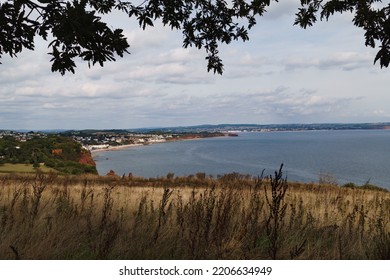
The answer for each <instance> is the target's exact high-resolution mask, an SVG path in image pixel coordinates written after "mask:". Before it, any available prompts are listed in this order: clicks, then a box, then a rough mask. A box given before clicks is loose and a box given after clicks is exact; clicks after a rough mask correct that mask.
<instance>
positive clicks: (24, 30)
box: [0, 0, 390, 75]
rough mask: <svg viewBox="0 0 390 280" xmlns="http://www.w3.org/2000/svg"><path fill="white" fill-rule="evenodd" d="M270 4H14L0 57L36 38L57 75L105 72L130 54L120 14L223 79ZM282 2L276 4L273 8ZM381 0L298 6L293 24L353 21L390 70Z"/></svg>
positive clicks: (3, 14) (42, 0)
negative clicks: (231, 50) (155, 30)
mask: <svg viewBox="0 0 390 280" xmlns="http://www.w3.org/2000/svg"><path fill="white" fill-rule="evenodd" d="M271 2H272V1H271V0H232V1H225V0H145V1H143V2H142V3H141V1H138V3H137V4H135V3H131V2H128V1H121V0H73V1H56V0H37V1H29V0H18V1H17V0H15V1H5V2H4V3H2V4H1V5H0V58H1V56H2V55H3V54H8V55H10V56H11V57H14V56H16V55H17V54H18V53H20V52H21V51H22V50H23V49H25V48H27V49H31V50H33V49H34V47H35V45H34V40H35V37H36V36H39V37H42V38H43V39H44V40H49V41H50V43H49V44H48V46H49V48H50V49H51V51H50V53H49V54H50V55H51V62H52V68H51V69H52V71H58V72H60V73H61V74H62V75H64V74H65V73H66V72H68V71H70V72H73V73H74V72H75V68H76V63H75V59H76V58H81V59H83V60H85V61H86V62H87V63H88V65H89V66H90V65H91V64H92V65H94V64H96V63H98V64H100V65H101V66H103V65H104V63H105V62H106V61H114V60H115V57H116V56H120V57H122V56H123V55H125V54H126V53H128V52H129V50H128V49H129V43H128V42H127V39H126V38H125V36H124V34H123V30H122V29H112V28H110V27H109V26H108V24H107V23H106V22H104V21H103V19H102V15H104V14H109V13H111V12H113V11H115V10H116V11H120V12H123V13H125V14H127V15H128V16H129V17H130V18H133V19H135V20H137V22H138V23H139V25H140V27H141V28H143V29H145V28H146V27H147V26H153V25H154V22H155V21H157V20H160V21H161V22H162V23H163V24H164V25H167V26H169V27H171V28H172V29H179V30H181V31H182V33H183V47H185V48H187V47H196V48H198V49H204V50H205V51H206V53H207V56H206V60H207V70H208V71H210V70H212V71H214V73H219V74H222V72H223V64H222V60H221V59H220V58H219V56H218V48H219V45H220V44H221V43H225V44H229V43H230V42H232V41H233V40H242V41H246V40H248V39H249V37H248V30H249V29H251V27H253V26H254V25H255V24H256V17H257V16H261V15H263V14H264V13H265V12H266V8H267V7H268V6H269V5H270V3H271ZM275 2H277V1H275ZM377 2H379V0H370V1H362V0H345V1H341V0H330V1H324V0H301V3H302V6H303V7H302V8H300V9H299V11H298V13H297V19H296V22H295V24H299V25H300V26H302V27H304V28H306V27H307V26H310V25H312V24H313V23H314V22H316V20H317V14H318V13H320V18H321V19H324V18H325V19H328V18H329V17H330V16H331V15H333V14H334V13H336V12H339V13H342V12H346V11H349V12H352V13H354V14H355V17H354V24H355V25H356V26H358V27H360V28H363V29H364V30H365V31H366V34H365V37H366V45H368V46H371V47H375V46H376V43H375V42H376V41H379V43H380V44H381V46H380V49H379V51H378V54H377V56H376V57H375V62H376V61H378V60H379V62H380V65H381V67H383V66H385V67H387V66H388V65H389V61H390V54H389V44H390V39H389V33H390V31H389V29H390V27H389V26H390V24H389V21H390V20H389V14H390V12H389V9H390V5H389V6H387V7H383V8H375V4H376V3H377Z"/></svg>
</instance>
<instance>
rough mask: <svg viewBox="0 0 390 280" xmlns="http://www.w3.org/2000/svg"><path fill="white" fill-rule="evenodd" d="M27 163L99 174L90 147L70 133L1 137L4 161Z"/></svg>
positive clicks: (0, 161)
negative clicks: (85, 147)
mask: <svg viewBox="0 0 390 280" xmlns="http://www.w3.org/2000/svg"><path fill="white" fill-rule="evenodd" d="M5 163H7V164H25V165H33V167H35V168H38V167H42V166H45V167H48V168H52V169H54V170H56V171H58V172H60V173H65V174H83V173H92V174H97V171H96V166H95V162H94V161H93V159H92V157H91V154H90V152H89V151H86V150H84V149H83V148H82V146H81V144H80V143H78V142H76V141H74V140H73V139H72V138H70V137H63V136H58V135H39V136H37V135H35V136H32V137H30V138H27V139H25V138H23V139H21V138H18V137H16V136H11V135H8V136H3V137H2V138H0V164H5Z"/></svg>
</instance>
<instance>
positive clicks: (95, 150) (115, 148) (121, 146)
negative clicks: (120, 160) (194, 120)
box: [90, 134, 227, 154]
mask: <svg viewBox="0 0 390 280" xmlns="http://www.w3.org/2000/svg"><path fill="white" fill-rule="evenodd" d="M211 137H212V138H218V137H227V135H226V134H225V135H218V136H211ZM204 138H209V137H201V136H185V137H178V138H176V139H169V140H165V141H155V142H148V143H147V144H142V143H139V144H125V145H118V146H109V147H107V148H101V149H93V150H90V152H91V154H93V153H98V152H105V151H115V150H123V149H127V148H132V147H140V146H148V145H153V144H163V143H170V142H176V141H189V140H200V139H204Z"/></svg>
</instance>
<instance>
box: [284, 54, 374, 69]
mask: <svg viewBox="0 0 390 280" xmlns="http://www.w3.org/2000/svg"><path fill="white" fill-rule="evenodd" d="M368 65H372V55H370V54H368V53H357V52H337V53H334V54H333V55H331V56H329V57H327V58H322V59H318V58H304V57H293V58H289V59H288V60H287V62H286V63H285V69H286V70H287V71H293V70H296V69H306V68H310V67H314V68H318V69H320V70H329V69H335V68H337V69H342V70H344V71H352V70H355V69H359V68H364V67H367V66H368Z"/></svg>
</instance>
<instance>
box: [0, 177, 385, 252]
mask: <svg viewBox="0 0 390 280" xmlns="http://www.w3.org/2000/svg"><path fill="white" fill-rule="evenodd" d="M389 258H390V193H389V192H384V191H381V190H367V189H362V188H341V187H339V186H334V185H326V184H324V185H318V184H298V183H288V182H286V181H285V180H283V177H282V176H281V173H279V172H276V173H275V175H273V176H270V177H266V178H255V177H249V176H242V175H239V174H228V175H225V176H222V177H220V178H209V177H206V176H202V174H198V175H196V176H190V177H185V178H184V177H174V176H172V175H170V176H167V178H159V179H142V178H133V177H130V178H128V177H122V178H120V177H115V178H109V177H99V176H88V177H86V176H85V177H82V176H78V177H70V176H69V177H60V176H58V175H54V174H41V173H37V174H36V175H16V174H9V175H5V174H3V175H1V176H0V259H389Z"/></svg>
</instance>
